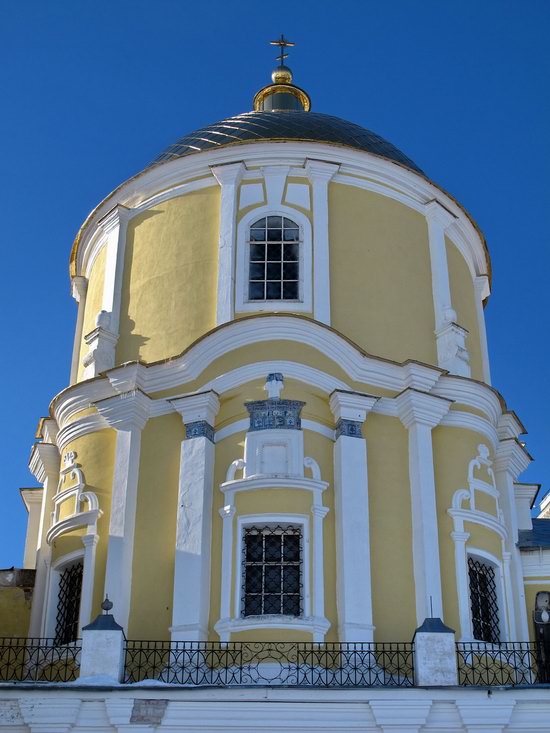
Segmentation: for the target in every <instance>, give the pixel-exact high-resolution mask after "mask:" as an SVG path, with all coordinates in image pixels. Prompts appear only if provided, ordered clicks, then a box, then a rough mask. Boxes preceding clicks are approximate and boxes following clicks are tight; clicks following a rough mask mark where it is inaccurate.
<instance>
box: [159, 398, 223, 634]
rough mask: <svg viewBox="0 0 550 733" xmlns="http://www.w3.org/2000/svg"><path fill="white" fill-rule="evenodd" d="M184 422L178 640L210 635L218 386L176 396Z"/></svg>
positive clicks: (178, 541)
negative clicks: (187, 394)
mask: <svg viewBox="0 0 550 733" xmlns="http://www.w3.org/2000/svg"><path fill="white" fill-rule="evenodd" d="M171 403H172V406H173V407H174V409H175V410H176V411H177V412H179V414H180V415H181V417H182V419H183V422H184V425H185V433H186V437H185V440H184V441H183V442H182V444H181V463H180V481H179V491H178V512H177V525H176V557H175V564H174V602H173V612H172V627H171V629H170V631H171V634H172V640H174V641H185V640H187V641H204V640H205V639H207V638H208V615H209V611H210V555H211V544H212V494H213V480H214V420H215V417H216V415H217V413H218V410H219V408H220V402H219V399H218V396H217V394H216V393H215V392H203V393H201V394H197V395H191V396H190V397H181V398H178V399H175V400H171Z"/></svg>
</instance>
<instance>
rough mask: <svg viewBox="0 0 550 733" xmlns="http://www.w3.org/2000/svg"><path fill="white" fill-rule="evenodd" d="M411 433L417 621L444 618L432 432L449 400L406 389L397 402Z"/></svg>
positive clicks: (447, 406)
mask: <svg viewBox="0 0 550 733" xmlns="http://www.w3.org/2000/svg"><path fill="white" fill-rule="evenodd" d="M395 402H396V405H397V410H398V415H399V419H400V420H401V422H402V423H403V425H404V426H405V427H406V428H407V430H408V433H409V482H410V489H411V511H412V531H413V548H412V550H413V568H414V583H415V590H416V618H417V623H418V625H419V626H420V625H421V624H422V622H423V621H424V619H425V618H430V617H434V616H435V617H437V618H443V600H442V594H441V571H440V564H439V537H438V529H437V506H436V490H435V477H434V460H433V447H432V428H434V427H435V426H436V425H438V424H439V422H440V421H441V420H442V418H443V417H444V416H445V415H446V414H447V412H448V411H449V409H450V407H451V403H450V401H449V400H446V399H443V398H441V397H435V396H434V395H430V394H427V393H426V392H418V391H417V390H414V389H406V390H405V391H404V392H401V394H400V395H398V396H397V397H396V398H395Z"/></svg>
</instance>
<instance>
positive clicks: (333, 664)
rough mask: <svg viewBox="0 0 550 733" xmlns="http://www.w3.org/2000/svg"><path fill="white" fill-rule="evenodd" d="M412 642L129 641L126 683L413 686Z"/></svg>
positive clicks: (196, 685) (220, 685) (125, 672)
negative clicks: (147, 680)
mask: <svg viewBox="0 0 550 733" xmlns="http://www.w3.org/2000/svg"><path fill="white" fill-rule="evenodd" d="M413 673H414V670H413V644H412V643H389V642H387V643H330V642H329V643H323V644H316V643H312V642H296V643H294V642H229V643H227V644H223V643H220V642H203V641H199V642H183V641H181V642H169V641H128V642H127V644H126V662H125V671H124V682H141V681H143V680H146V679H152V680H158V681H161V682H166V683H168V684H176V685H186V686H191V687H200V686H217V687H231V686H238V685H244V686H248V685H250V686H252V685H264V686H269V687H274V686H288V687H378V686H380V687H412V686H413V684H414V674H413Z"/></svg>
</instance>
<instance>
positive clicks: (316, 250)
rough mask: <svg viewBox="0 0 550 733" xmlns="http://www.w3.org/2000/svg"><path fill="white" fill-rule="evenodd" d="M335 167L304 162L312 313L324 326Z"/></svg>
mask: <svg viewBox="0 0 550 733" xmlns="http://www.w3.org/2000/svg"><path fill="white" fill-rule="evenodd" d="M339 167H340V166H339V165H336V164H335V163H324V162H322V161H320V160H308V161H307V162H306V172H307V175H308V178H309V180H310V182H311V188H312V194H313V316H314V318H315V320H317V321H320V322H321V323H326V324H327V325H330V252H329V236H328V184H329V183H330V181H331V179H332V178H333V177H334V176H335V175H336V173H337V172H338V169H339Z"/></svg>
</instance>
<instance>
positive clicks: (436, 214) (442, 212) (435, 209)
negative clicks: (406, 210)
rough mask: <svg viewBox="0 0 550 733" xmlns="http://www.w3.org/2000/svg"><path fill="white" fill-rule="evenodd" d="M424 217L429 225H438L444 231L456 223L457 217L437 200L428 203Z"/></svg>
mask: <svg viewBox="0 0 550 733" xmlns="http://www.w3.org/2000/svg"><path fill="white" fill-rule="evenodd" d="M424 216H425V217H426V219H427V221H428V224H437V225H438V226H439V227H441V229H442V230H443V231H445V230H446V229H448V228H449V227H450V226H451V224H453V223H454V222H455V221H456V216H455V215H454V214H451V212H450V211H449V210H448V209H446V208H445V207H444V206H443V204H440V203H439V201H437V200H436V199H432V201H428V203H427V204H425V206H424Z"/></svg>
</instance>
